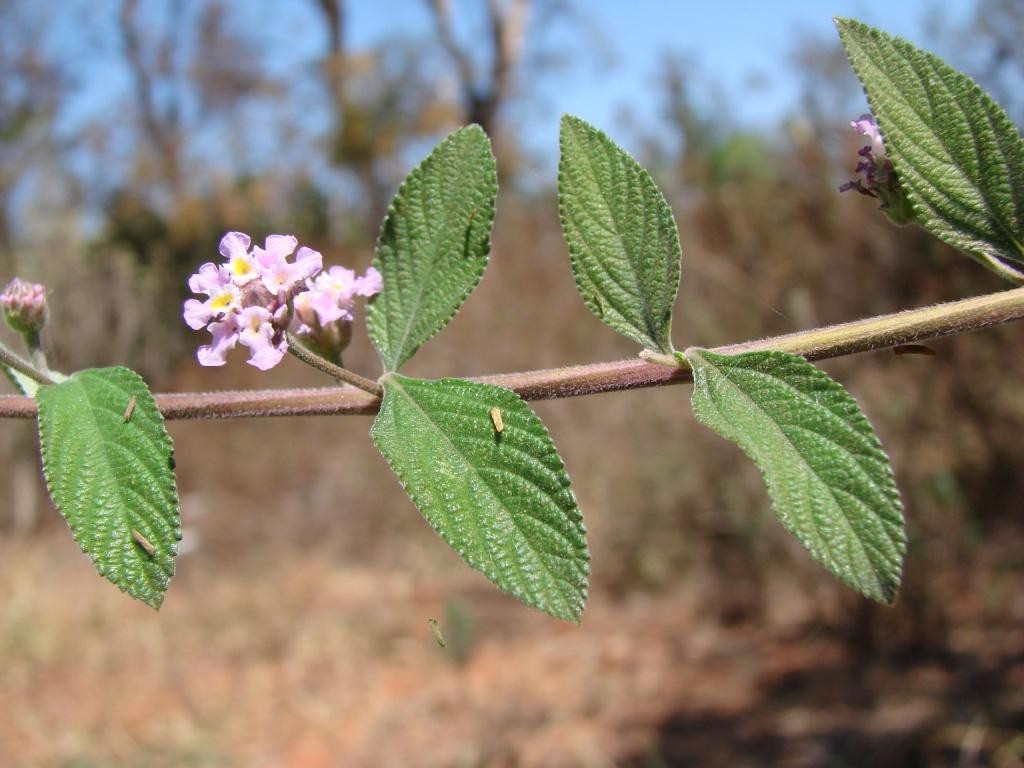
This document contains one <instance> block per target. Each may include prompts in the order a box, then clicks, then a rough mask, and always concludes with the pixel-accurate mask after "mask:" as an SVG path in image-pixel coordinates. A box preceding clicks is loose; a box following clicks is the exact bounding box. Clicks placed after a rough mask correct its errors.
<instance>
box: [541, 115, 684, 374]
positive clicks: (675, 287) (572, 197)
mask: <svg viewBox="0 0 1024 768" xmlns="http://www.w3.org/2000/svg"><path fill="white" fill-rule="evenodd" d="M559 144H560V145H561V158H560V159H559V163H558V207H559V212H560V213H561V216H562V231H563V232H564V233H565V241H566V243H567V244H568V246H569V257H570V260H571V261H572V271H573V274H574V275H575V276H576V285H577V286H578V287H579V291H580V294H581V295H582V296H583V301H584V302H585V303H586V305H587V307H588V308H589V309H590V311H591V312H593V313H594V314H595V315H597V317H598V318H599V319H600V320H601V321H602V322H604V323H605V324H606V325H608V326H610V327H611V328H613V329H614V330H616V331H618V332H619V333H621V334H622V335H624V336H627V337H628V338H630V339H633V340H634V341H636V342H638V343H640V344H643V345H644V346H645V347H647V348H648V349H656V350H660V351H662V352H664V353H665V354H671V352H672V339H671V335H672V305H673V304H674V303H675V300H676V293H677V292H678V291H679V262H680V260H681V258H682V254H681V252H680V249H679V233H678V231H677V230H676V222H675V219H674V218H673V217H672V209H671V208H669V206H668V203H667V202H666V201H665V197H664V195H662V194H661V191H660V190H659V189H658V187H657V186H656V185H655V183H654V180H653V179H652V178H651V175H650V174H649V173H647V171H645V170H644V169H643V168H642V167H641V166H640V164H639V163H637V161H636V160H634V159H633V158H632V157H630V156H629V155H628V154H627V153H626V152H625V151H624V150H623V149H621V148H620V147H619V146H617V145H616V144H615V142H613V141H612V140H611V139H609V138H608V137H607V136H606V135H605V134H603V133H602V132H601V131H599V130H597V129H596V128H594V127H593V126H591V125H589V124H587V123H585V122H583V121H582V120H580V119H579V118H578V117H572V116H571V115H564V116H563V117H562V127H561V132H560V139H559Z"/></svg>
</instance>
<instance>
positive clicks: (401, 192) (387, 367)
mask: <svg viewBox="0 0 1024 768" xmlns="http://www.w3.org/2000/svg"><path fill="white" fill-rule="evenodd" d="M466 133H480V134H481V135H482V136H483V137H484V139H485V140H486V142H487V149H488V153H489V155H490V158H491V160H492V163H491V164H490V165H489V167H488V177H489V179H488V180H489V181H490V190H491V191H492V193H491V196H490V197H491V199H492V200H496V198H497V193H498V174H497V160H496V158H495V156H494V148H493V146H492V145H491V139H490V137H489V136H488V135H487V132H486V131H485V130H484V129H483V127H482V126H480V125H479V124H477V123H470V124H469V125H466V126H463V127H462V128H459V129H458V130H456V131H453V132H452V133H450V134H449V135H448V136H446V137H445V138H444V139H443V140H442V141H441V143H439V144H438V145H437V146H435V147H434V148H433V149H432V150H431V151H430V154H428V155H427V156H426V157H425V158H423V160H421V161H420V163H419V164H418V165H417V166H416V167H415V168H413V169H412V170H411V171H409V173H408V174H407V175H406V177H405V179H403V181H402V183H401V184H400V185H399V187H398V192H396V193H395V196H394V197H393V198H392V199H391V203H390V204H389V205H388V210H387V213H386V214H385V215H384V219H383V220H382V221H381V225H380V229H379V230H378V232H377V239H376V243H375V246H374V257H373V261H372V262H371V266H372V267H374V268H375V269H377V270H378V271H381V269H380V257H379V256H377V255H376V254H377V253H378V251H379V249H380V248H381V246H382V242H383V239H384V232H385V231H386V228H387V224H388V219H390V218H391V217H392V216H394V215H396V214H397V212H398V207H397V205H396V201H397V200H398V199H399V198H402V197H403V196H405V195H407V194H408V191H409V186H410V184H411V181H412V179H411V177H412V176H413V175H414V174H415V173H417V172H418V171H422V170H423V168H424V167H425V166H426V165H427V164H428V163H429V162H430V161H431V160H432V159H433V158H434V157H435V156H436V155H439V154H441V152H442V150H443V149H444V148H445V147H446V146H448V145H449V144H451V143H454V142H455V141H456V140H457V138H458V137H460V136H462V135H464V134H466ZM488 208H489V213H488V216H487V218H486V219H481V221H486V223H487V253H486V254H484V256H483V257H482V259H483V262H484V264H483V267H482V268H481V269H480V272H479V273H478V274H477V276H476V280H475V281H474V282H473V284H472V285H469V286H467V288H466V291H465V292H464V293H463V294H462V297H461V298H460V299H459V301H458V303H457V305H456V306H455V308H454V310H453V311H452V313H451V314H450V315H449V316H448V318H447V319H446V320H444V321H443V322H442V323H441V324H440V325H439V326H438V327H437V329H436V330H435V331H434V332H433V333H431V334H430V335H429V336H427V337H426V338H424V339H423V340H422V341H420V343H419V344H417V345H416V346H415V347H413V348H412V349H410V350H408V351H407V352H406V353H405V355H404V357H402V356H401V355H400V354H399V353H400V352H401V349H399V350H397V352H395V355H396V359H395V360H394V361H392V360H385V359H384V355H383V354H382V353H381V351H380V350H379V349H377V345H376V343H374V345H373V347H374V349H375V350H376V351H377V356H378V357H379V358H380V361H381V364H382V365H383V366H384V372H385V373H394V372H396V371H398V369H399V368H401V367H402V366H403V365H405V363H407V362H408V361H409V360H410V359H411V358H412V356H413V355H415V354H416V352H418V351H419V349H420V347H422V346H423V345H424V344H426V343H427V342H428V341H430V340H431V339H432V338H434V337H435V336H437V334H439V333H440V332H441V331H442V330H444V328H446V327H447V326H448V324H449V323H450V322H451V321H452V320H453V319H454V318H455V315H457V314H458V312H459V310H460V309H462V305H463V304H465V303H466V299H468V298H469V295H470V294H471V293H472V292H473V291H474V290H476V287H477V286H478V285H480V281H481V280H482V279H483V276H484V272H486V271H487V265H488V264H489V263H490V255H491V249H492V248H493V232H494V220H495V216H496V213H497V205H496V204H492V205H490V206H488ZM381 274H383V272H382V271H381ZM378 295H379V294H378ZM375 299H376V297H371V299H370V302H369V303H372V302H373V301H374V300H375ZM420 300H422V294H421V299H420ZM418 304H419V301H417V305H418ZM382 311H383V310H382ZM410 317H411V318H412V317H415V313H412V314H411V315H410ZM369 322H370V312H369V310H368V311H367V313H366V324H367V332H368V333H369ZM411 327H412V323H411V322H410V324H409V325H408V326H407V327H406V331H405V338H408V335H409V332H410V329H411ZM372 338H373V337H372V334H371V341H372Z"/></svg>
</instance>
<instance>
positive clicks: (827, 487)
mask: <svg viewBox="0 0 1024 768" xmlns="http://www.w3.org/2000/svg"><path fill="white" fill-rule="evenodd" d="M698 354H699V353H698ZM701 358H702V359H703V361H704V362H705V364H706V365H708V366H709V367H711V368H713V369H714V370H716V371H718V373H719V375H721V376H722V378H723V379H724V380H725V382H727V383H728V384H729V386H730V387H731V388H732V389H733V390H735V391H736V392H738V393H739V394H740V395H742V396H743V398H744V399H745V400H746V401H747V402H749V403H750V404H751V405H753V406H754V408H756V409H757V410H758V411H759V412H760V413H762V414H763V415H764V417H765V418H766V419H767V420H768V421H769V422H770V423H771V425H772V428H773V429H774V430H775V431H776V433H777V434H778V435H779V436H780V437H781V438H782V440H783V441H784V442H785V443H787V444H788V445H789V446H790V448H791V449H792V450H793V452H794V453H795V454H796V455H797V456H798V457H799V458H800V461H801V463H802V464H803V465H804V466H805V467H806V468H807V469H808V471H809V472H810V474H811V476H812V477H814V479H815V481H816V482H817V483H818V485H820V486H823V487H824V488H825V490H826V491H827V493H828V495H829V498H830V499H831V500H832V503H833V504H834V505H835V507H836V508H837V509H838V510H839V512H840V517H841V518H842V521H843V523H844V525H845V526H846V528H847V529H848V530H849V531H850V533H851V534H852V535H853V538H854V539H855V540H856V541H857V544H858V545H859V546H860V548H861V554H862V555H863V557H864V558H865V559H866V560H867V561H868V562H869V563H870V564H871V566H872V569H873V570H875V574H874V576H875V581H876V584H877V586H878V588H879V593H880V594H882V595H885V594H886V591H887V590H886V589H885V588H884V585H883V579H882V578H881V575H880V574H879V573H878V572H877V568H876V566H875V564H874V562H873V560H872V558H871V556H870V554H869V553H868V547H867V544H866V543H865V542H864V541H863V540H862V539H861V537H860V535H859V534H858V533H857V529H856V528H855V527H854V526H853V524H852V523H851V522H850V520H849V518H848V517H847V515H846V512H845V510H844V509H843V506H842V504H840V503H839V501H838V499H836V496H835V493H834V492H833V490H832V488H831V486H830V485H829V484H828V483H826V482H825V481H823V480H822V479H821V477H819V475H818V473H817V472H816V471H815V470H814V468H813V467H812V466H811V465H810V463H809V462H808V461H807V459H806V457H805V456H804V455H803V452H802V451H801V450H800V449H799V447H797V445H796V444H795V443H794V442H793V441H792V439H790V437H789V436H788V435H787V434H786V433H785V432H784V431H783V430H782V428H781V427H780V426H779V424H778V423H777V422H776V421H775V419H774V418H772V417H771V415H770V414H769V413H768V412H767V411H766V410H765V409H764V408H763V407H762V406H761V405H760V404H759V403H758V402H757V401H756V400H754V399H753V398H752V397H750V395H748V394H747V393H746V392H744V391H743V389H742V388H741V387H739V386H738V385H736V384H735V383H733V381H732V380H731V379H730V378H729V375H728V373H726V372H725V370H724V369H723V368H721V367H719V366H718V365H716V364H715V363H713V362H711V361H710V360H708V359H707V358H706V357H704V356H703V355H701ZM744 370H749V369H744ZM766 375H767V374H766ZM771 378H772V380H773V381H778V382H779V383H781V384H782V385H783V386H785V387H786V388H788V389H791V390H793V391H794V392H796V393H797V394H802V393H800V392H799V390H796V389H795V388H794V387H792V386H791V385H789V384H788V383H787V382H785V381H782V380H781V379H778V378H777V377H771ZM712 402H713V401H712ZM715 408H716V410H718V412H719V413H720V414H722V411H721V409H720V408H718V406H717V405H716V406H715ZM826 410H828V409H826ZM722 416H723V417H724V414H722ZM730 423H732V422H731V421H730ZM847 453H849V452H848V451H847ZM814 532H815V535H816V536H817V537H818V541H819V542H820V543H821V544H826V542H825V540H824V539H823V538H821V536H820V533H819V532H818V531H817V530H816V529H815V531H814ZM822 549H824V550H827V551H828V552H830V553H831V552H832V547H830V546H823V547H822ZM884 579H885V581H888V580H889V578H888V576H885V577H884Z"/></svg>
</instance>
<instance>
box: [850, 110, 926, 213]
mask: <svg viewBox="0 0 1024 768" xmlns="http://www.w3.org/2000/svg"><path fill="white" fill-rule="evenodd" d="M850 127H851V128H853V129H854V130H855V131H857V132H858V133H861V134H863V135H864V136H867V137H868V138H869V139H871V146H869V147H861V148H860V149H859V150H857V155H858V156H859V157H860V158H861V159H860V162H858V163H857V167H856V168H855V169H854V172H855V173H859V174H860V175H861V178H858V179H854V180H853V181H848V182H846V183H845V184H843V185H842V186H840V187H839V191H840V192H846V191H847V190H850V189H852V190H855V191H857V192H859V193H860V194H862V195H866V196H867V197H874V198H877V199H878V200H879V201H880V203H881V205H880V208H881V209H882V212H883V213H885V215H886V216H888V217H889V219H890V220H891V221H893V222H894V223H896V224H908V223H910V222H912V221H914V219H915V214H914V208H913V206H912V205H911V204H910V200H909V199H908V198H907V196H906V193H905V192H904V191H903V188H902V187H901V186H900V181H899V178H898V177H897V175H896V171H895V169H894V168H893V164H892V161H891V160H889V158H888V157H886V155H885V144H884V142H883V141H882V134H881V131H879V129H878V123H876V122H875V118H874V117H872V116H871V115H867V114H865V115H861V116H860V119H858V120H852V121H851V122H850Z"/></svg>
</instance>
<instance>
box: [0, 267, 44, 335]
mask: <svg viewBox="0 0 1024 768" xmlns="http://www.w3.org/2000/svg"><path fill="white" fill-rule="evenodd" d="M0 307H3V311H4V317H5V318H6V320H7V324H8V325H9V326H11V328H13V329H14V330H16V331H18V332H19V333H33V334H35V333H39V331H41V330H42V329H43V326H44V325H46V318H47V315H48V314H49V311H48V309H47V306H46V288H44V287H43V286H42V285H40V284H39V283H30V282H28V281H27V280H22V279H21V278H20V277H16V278H14V279H13V280H11V282H9V283H8V284H7V287H6V288H4V291H3V293H0Z"/></svg>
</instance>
